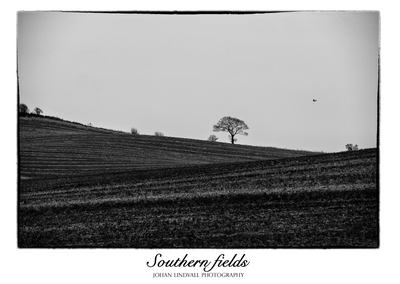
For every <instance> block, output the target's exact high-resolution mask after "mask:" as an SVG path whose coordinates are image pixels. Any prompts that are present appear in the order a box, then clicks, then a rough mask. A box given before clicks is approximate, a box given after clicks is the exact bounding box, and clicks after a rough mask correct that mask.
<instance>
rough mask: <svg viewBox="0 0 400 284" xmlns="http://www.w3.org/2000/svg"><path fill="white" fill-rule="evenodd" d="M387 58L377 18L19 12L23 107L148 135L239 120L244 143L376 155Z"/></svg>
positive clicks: (191, 131)
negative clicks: (381, 70)
mask: <svg viewBox="0 0 400 284" xmlns="http://www.w3.org/2000/svg"><path fill="white" fill-rule="evenodd" d="M378 53H379V13H377V12H296V13H277V14H253V15H251V14H249V15H228V14H226V15H221V14H219V15H150V14H144V15H143V14H91V13H62V12H19V14H18V71H19V79H20V102H21V103H25V104H27V105H28V107H29V108H30V109H31V110H33V109H34V108H35V107H39V108H41V109H42V110H43V112H44V114H45V115H51V116H57V117H60V118H63V119H66V120H71V121H76V122H80V123H83V124H88V123H92V124H93V125H94V126H99V127H103V128H111V129H117V130H123V131H126V132H129V131H130V129H131V127H135V128H137V129H138V130H139V132H140V133H141V134H149V135H153V134H154V132H155V131H161V132H163V133H164V134H165V135H166V136H175V137H185V138H194V139H202V140H205V139H207V138H208V136H209V135H211V134H214V132H213V131H212V129H213V125H214V124H216V123H217V122H218V120H219V119H220V118H222V117H223V116H232V117H236V118H239V119H241V120H244V121H245V122H246V123H247V125H248V126H249V130H248V133H249V136H247V137H245V136H237V138H238V141H237V143H238V144H246V145H257V146H272V147H280V148H289V149H304V150H314V151H325V152H337V151H344V150H345V145H346V144H348V143H353V144H358V145H359V148H371V147H376V134H377V82H378ZM313 99H316V100H317V102H315V103H314V102H313ZM215 134H216V135H217V136H218V137H219V140H218V141H221V142H229V139H228V134H227V133H221V132H219V133H215Z"/></svg>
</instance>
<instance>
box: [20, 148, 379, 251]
mask: <svg viewBox="0 0 400 284" xmlns="http://www.w3.org/2000/svg"><path fill="white" fill-rule="evenodd" d="M133 141H136V140H133ZM377 154H378V151H377V149H367V150H360V151H354V152H342V153H334V154H321V155H312V156H305V157H295V158H283V159H278V160H263V161H251V162H237V163H228V164H209V165H194V166H186V167H178V168H166V169H157V170H133V171H126V172H121V173H109V174H93V175H87V176H70V177H64V178H48V179H42V180H23V181H21V182H20V192H19V201H20V205H19V214H18V217H19V238H18V244H19V246H20V247H130V248H174V247H178V248H265V247H286V248H293V247H299V248H302V247H365V248H376V247H378V246H379V223H378V222H379V218H378V216H379V207H378V205H379V204H378V201H379V196H378V181H377V177H378V176H377V170H378V168H377Z"/></svg>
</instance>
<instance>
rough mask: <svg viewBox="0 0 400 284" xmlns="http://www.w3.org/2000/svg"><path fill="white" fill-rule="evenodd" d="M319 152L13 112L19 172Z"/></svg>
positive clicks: (56, 173)
mask: <svg viewBox="0 0 400 284" xmlns="http://www.w3.org/2000/svg"><path fill="white" fill-rule="evenodd" d="M314 154H320V153H318V152H309V151H303V150H288V149H280V148H275V147H262V146H249V145H237V144H235V145H232V144H229V143H221V142H210V141H206V140H197V139H191V138H180V137H168V136H162V137H159V136H152V135H133V134H130V133H128V132H122V131H115V130H109V129H104V128H97V127H92V126H86V125H83V124H80V123H76V122H70V121H65V120H61V119H58V118H54V117H47V116H36V115H27V116H20V117H19V162H20V163H19V165H20V167H19V170H20V177H21V178H41V177H46V176H47V177H62V176H68V175H76V174H79V175H81V174H92V173H102V172H104V173H105V172H107V173H108V172H121V171H128V170H138V169H157V168H170V167H179V166H188V165H201V164H215V163H230V162H234V163H235V162H240V161H257V160H270V159H279V158H288V157H298V156H306V155H314Z"/></svg>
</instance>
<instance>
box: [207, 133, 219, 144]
mask: <svg viewBox="0 0 400 284" xmlns="http://www.w3.org/2000/svg"><path fill="white" fill-rule="evenodd" d="M207 140H208V141H212V142H215V141H217V140H218V137H217V136H215V135H214V134H212V135H210V136H209V137H208V139H207Z"/></svg>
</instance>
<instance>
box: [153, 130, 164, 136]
mask: <svg viewBox="0 0 400 284" xmlns="http://www.w3.org/2000/svg"><path fill="white" fill-rule="evenodd" d="M154 135H155V136H164V134H163V133H162V132H160V131H156V132H154Z"/></svg>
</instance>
